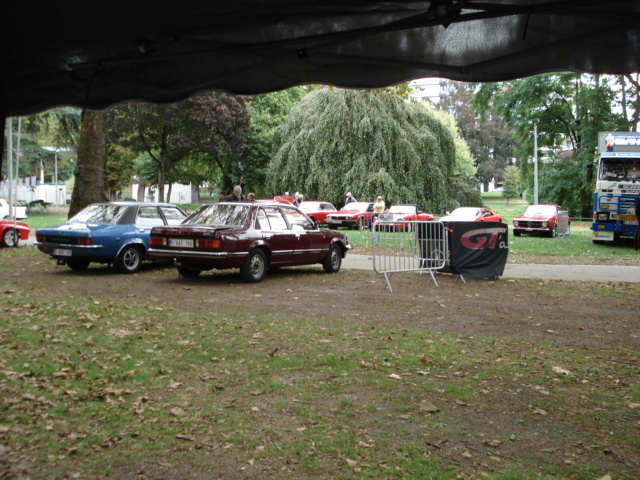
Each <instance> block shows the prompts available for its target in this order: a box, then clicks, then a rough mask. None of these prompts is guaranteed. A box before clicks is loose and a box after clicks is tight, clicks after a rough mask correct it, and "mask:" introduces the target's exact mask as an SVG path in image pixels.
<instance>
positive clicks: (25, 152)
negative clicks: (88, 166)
mask: <svg viewBox="0 0 640 480" xmlns="http://www.w3.org/2000/svg"><path fill="white" fill-rule="evenodd" d="M80 114H81V111H80V109H77V108H71V107H62V108H55V109H52V110H47V111H45V112H42V113H39V114H37V115H30V116H27V117H22V119H21V122H20V123H21V125H20V162H19V169H20V171H19V172H16V171H14V172H13V175H14V176H15V177H29V176H37V177H38V178H39V176H40V171H41V170H42V171H44V173H45V180H46V181H53V177H54V169H55V162H56V158H55V150H56V149H57V150H58V151H59V152H64V154H61V155H58V158H57V167H58V180H59V181H65V180H67V179H69V178H70V177H71V175H72V174H73V170H74V163H73V162H72V161H71V158H76V154H75V152H76V151H77V149H78V140H79V137H80ZM12 127H13V134H14V138H13V146H14V149H17V147H18V121H15V120H14V121H13V122H12ZM44 147H47V148H44ZM52 149H53V150H52ZM70 152H73V153H72V154H71V153H70ZM5 153H6V152H5ZM15 158H16V157H15V154H14V161H15ZM2 173H3V175H6V173H7V171H6V162H3V164H2Z"/></svg>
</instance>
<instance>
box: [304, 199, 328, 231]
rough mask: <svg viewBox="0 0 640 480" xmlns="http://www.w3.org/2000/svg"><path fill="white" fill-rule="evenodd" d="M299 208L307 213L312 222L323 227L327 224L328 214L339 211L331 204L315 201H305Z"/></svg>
mask: <svg viewBox="0 0 640 480" xmlns="http://www.w3.org/2000/svg"><path fill="white" fill-rule="evenodd" d="M298 208H299V209H300V210H302V211H303V212H304V213H306V214H307V217H309V218H310V219H311V220H313V221H314V222H318V223H319V224H321V225H326V224H327V214H329V213H332V212H337V211H338V209H337V208H336V207H334V206H333V205H332V204H331V203H329V202H317V201H314V200H305V201H303V202H302V203H301V204H300V206H299V207H298Z"/></svg>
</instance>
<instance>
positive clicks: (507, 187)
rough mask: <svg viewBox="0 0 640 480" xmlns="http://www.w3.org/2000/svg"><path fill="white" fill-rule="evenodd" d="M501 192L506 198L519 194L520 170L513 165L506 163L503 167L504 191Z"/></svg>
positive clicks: (515, 196)
mask: <svg viewBox="0 0 640 480" xmlns="http://www.w3.org/2000/svg"><path fill="white" fill-rule="evenodd" d="M502 194H503V195H504V196H505V197H506V198H507V202H508V201H509V199H510V198H517V197H519V196H520V170H519V169H518V167H516V166H515V165H508V166H507V167H506V168H505V169H504V191H503V192H502Z"/></svg>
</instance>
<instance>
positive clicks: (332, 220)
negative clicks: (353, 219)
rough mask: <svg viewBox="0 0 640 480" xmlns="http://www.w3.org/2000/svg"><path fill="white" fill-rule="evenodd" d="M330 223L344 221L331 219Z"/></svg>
mask: <svg viewBox="0 0 640 480" xmlns="http://www.w3.org/2000/svg"><path fill="white" fill-rule="evenodd" d="M329 222H331V223H342V220H336V219H334V218H331V219H329Z"/></svg>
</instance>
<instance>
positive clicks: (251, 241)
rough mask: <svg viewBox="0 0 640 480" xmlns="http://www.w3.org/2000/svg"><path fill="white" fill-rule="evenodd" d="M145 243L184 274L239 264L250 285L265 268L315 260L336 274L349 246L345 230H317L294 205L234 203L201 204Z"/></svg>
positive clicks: (154, 254) (156, 231)
mask: <svg viewBox="0 0 640 480" xmlns="http://www.w3.org/2000/svg"><path fill="white" fill-rule="evenodd" d="M149 245H150V247H151V248H150V249H149V255H151V256H152V257H153V258H155V259H158V260H163V261H173V262H174V263H175V265H176V266H177V267H178V272H179V273H180V275H182V276H183V277H196V276H198V275H199V274H200V273H201V272H202V271H204V270H211V269H214V268H215V269H225V268H239V269H240V277H241V278H242V279H243V280H244V281H246V282H251V283H254V282H259V281H261V280H262V279H263V278H264V276H265V274H266V272H267V270H268V269H269V268H278V267H287V266H294V265H312V264H314V263H319V264H322V266H323V268H324V271H325V272H327V273H333V272H337V271H338V270H340V266H341V265H342V259H343V258H344V256H345V255H346V254H347V251H348V250H349V249H350V248H351V246H350V245H349V242H348V241H347V237H346V236H345V235H344V234H342V233H340V232H332V231H330V230H322V229H319V228H318V227H317V224H316V223H315V222H312V221H311V220H310V219H309V218H308V217H307V216H306V215H305V214H304V213H302V212H301V211H300V210H298V209H297V208H296V207H294V206H293V205H284V204H281V203H272V204H261V203H236V202H233V203H214V204H209V205H203V206H201V207H200V208H198V209H197V210H196V211H195V212H193V213H192V214H191V215H189V217H187V218H186V219H185V220H184V221H183V222H182V224H180V225H176V226H165V227H154V228H153V229H152V230H151V236H150V238H149Z"/></svg>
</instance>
